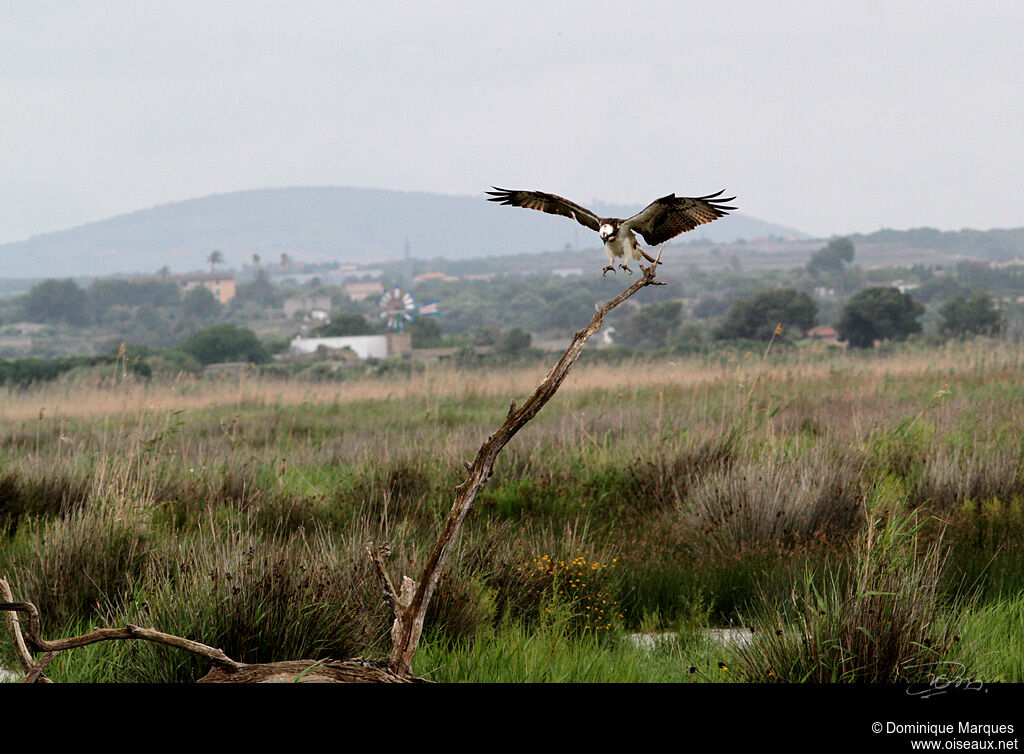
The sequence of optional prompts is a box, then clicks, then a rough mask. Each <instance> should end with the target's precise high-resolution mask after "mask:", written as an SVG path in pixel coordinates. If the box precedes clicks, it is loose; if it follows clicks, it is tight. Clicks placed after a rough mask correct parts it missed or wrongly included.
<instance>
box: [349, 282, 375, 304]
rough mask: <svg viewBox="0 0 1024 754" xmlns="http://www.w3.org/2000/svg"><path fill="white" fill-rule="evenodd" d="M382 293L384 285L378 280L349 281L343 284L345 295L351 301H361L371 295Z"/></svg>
mask: <svg viewBox="0 0 1024 754" xmlns="http://www.w3.org/2000/svg"><path fill="white" fill-rule="evenodd" d="M382 293H384V286H383V285H381V284H380V281H379V280H372V281H368V282H363V283H349V284H347V285H346V286H345V295H346V296H348V297H349V298H350V299H352V300H353V301H362V300H363V299H364V298H370V297H371V296H380V295H381V294H382Z"/></svg>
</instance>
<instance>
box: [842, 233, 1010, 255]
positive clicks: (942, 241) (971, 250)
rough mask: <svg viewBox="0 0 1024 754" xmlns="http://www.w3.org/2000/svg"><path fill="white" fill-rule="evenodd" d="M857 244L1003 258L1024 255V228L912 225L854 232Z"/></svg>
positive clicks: (944, 253)
mask: <svg viewBox="0 0 1024 754" xmlns="http://www.w3.org/2000/svg"><path fill="white" fill-rule="evenodd" d="M849 238H850V240H851V241H853V243H854V246H861V245H862V244H863V245H866V244H879V245H881V244H885V245H890V246H899V247H903V248H906V249H921V250H927V251H930V252H934V253H936V254H941V255H943V256H948V257H952V258H956V257H964V258H969V259H982V260H993V261H1001V260H1007V259H1013V258H1016V257H1024V228H1005V229H1003V228H994V229H992V230H971V229H969V228H965V229H963V230H936V229H935V228H911V229H910V230H879V231H876V232H874V233H868V234H863V235H862V234H860V233H855V234H853V235H851V236H850V237H849Z"/></svg>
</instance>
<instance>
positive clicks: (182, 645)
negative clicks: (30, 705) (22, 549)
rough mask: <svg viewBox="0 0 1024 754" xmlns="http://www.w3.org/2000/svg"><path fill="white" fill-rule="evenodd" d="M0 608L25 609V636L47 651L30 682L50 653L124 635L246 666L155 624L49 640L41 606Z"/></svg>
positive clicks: (22, 604) (227, 664)
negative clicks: (43, 628) (43, 633)
mask: <svg viewBox="0 0 1024 754" xmlns="http://www.w3.org/2000/svg"><path fill="white" fill-rule="evenodd" d="M5 597H6V595H5ZM0 610H3V611H11V612H19V613H25V614H26V615H28V625H27V626H25V629H24V633H25V638H26V639H27V640H28V644H29V645H31V646H32V647H33V648H35V649H37V650H40V651H42V652H46V653H47V654H46V655H44V656H43V658H42V659H41V660H40V661H39V662H38V663H37V662H32V665H31V667H30V669H29V670H28V673H29V675H28V677H26V679H25V680H26V682H28V683H31V682H33V681H34V680H36V679H38V678H39V677H40V675H41V673H42V671H43V668H45V667H46V665H47V664H48V663H49V662H50V661H51V660H52V659H53V657H51V656H50V655H51V654H52V655H53V656H56V655H57V653H59V652H63V651H64V650H66V649H74V648H75V647H84V646H87V645H89V644H95V643H96V642H100V641H115V640H124V639H143V640H145V641H151V642H154V643H156V644H166V645H167V646H171V647H177V648H178V649H184V650H185V651H187V652H192V653H193V654H197V655H200V656H201V657H205V658H206V659H208V660H210V661H211V662H213V663H214V664H215V665H221V666H224V667H227V668H230V669H233V670H238V669H240V668H242V667H243V664H242V663H240V662H236V661H235V660H232V659H231V658H230V657H228V656H227V655H226V654H224V652H223V651H221V650H220V649H216V648H215V647H209V646H207V645H206V644H200V643H199V642H198V641H192V640H191V639H185V638H182V637H181V636H174V635H173V634H165V633H164V632H163V631H157V630H156V629H154V628H142V627H140V626H132V625H128V626H125V627H124V628H96V629H93V630H92V631H90V632H89V633H87V634H82V635H81V636H71V637H68V638H66V639H56V640H54V641H47V640H46V639H43V638H42V637H41V636H40V632H41V628H40V622H39V610H38V609H37V608H36V606H35V605H34V604H32V603H31V602H13V601H11V602H7V601H5V602H0ZM30 679H31V680H30Z"/></svg>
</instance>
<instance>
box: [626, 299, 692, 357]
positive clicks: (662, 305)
mask: <svg viewBox="0 0 1024 754" xmlns="http://www.w3.org/2000/svg"><path fill="white" fill-rule="evenodd" d="M682 311H683V305H682V303H681V302H679V301H663V302H659V303H656V304H648V305H647V306H643V307H640V308H639V309H637V310H634V311H632V312H631V313H630V314H627V315H626V316H624V317H620V318H619V319H618V320H617V321H616V322H615V342H616V343H619V344H622V345H627V346H629V347H630V348H662V347H663V346H665V345H667V344H668V340H669V336H670V335H671V334H672V333H674V332H675V331H676V330H677V329H678V328H679V323H680V321H681V318H682Z"/></svg>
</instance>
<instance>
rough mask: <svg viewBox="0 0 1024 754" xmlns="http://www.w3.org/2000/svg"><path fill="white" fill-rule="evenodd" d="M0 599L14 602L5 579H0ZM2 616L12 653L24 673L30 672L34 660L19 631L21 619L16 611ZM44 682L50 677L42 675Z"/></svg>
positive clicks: (9, 586)
mask: <svg viewBox="0 0 1024 754" xmlns="http://www.w3.org/2000/svg"><path fill="white" fill-rule="evenodd" d="M0 599H3V600H4V601H5V602H14V593H13V592H12V591H11V585H10V584H9V583H7V579H0ZM4 616H5V617H6V618H7V630H8V631H9V632H10V634H11V642H12V643H13V644H14V654H15V656H16V657H17V658H18V664H19V665H20V666H21V669H22V671H23V672H24V673H30V672H31V671H32V668H33V667H35V661H34V660H33V659H32V653H31V652H29V651H28V647H27V646H26V645H25V637H24V636H23V635H22V633H21V621H19V620H18V613H17V612H15V611H13V610H9V611H5V612H4ZM42 680H43V682H44V683H48V682H49V680H50V679H48V678H46V676H43V678H42Z"/></svg>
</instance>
